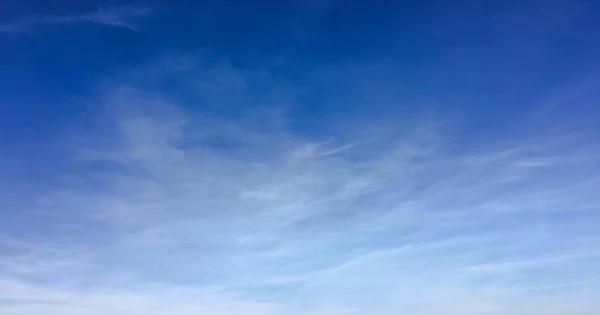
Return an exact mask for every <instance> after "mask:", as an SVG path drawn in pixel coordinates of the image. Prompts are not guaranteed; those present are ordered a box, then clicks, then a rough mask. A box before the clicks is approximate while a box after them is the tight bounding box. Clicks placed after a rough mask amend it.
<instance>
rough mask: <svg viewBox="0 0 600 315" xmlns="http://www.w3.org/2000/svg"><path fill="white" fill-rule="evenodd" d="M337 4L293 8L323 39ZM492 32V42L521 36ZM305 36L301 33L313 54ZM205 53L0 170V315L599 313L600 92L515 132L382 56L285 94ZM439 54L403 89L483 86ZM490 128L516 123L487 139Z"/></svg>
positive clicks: (13, 30)
mask: <svg viewBox="0 0 600 315" xmlns="http://www.w3.org/2000/svg"><path fill="white" fill-rule="evenodd" d="M334 2H335V1H331V3H329V2H328V4H327V5H325V4H320V3H319V4H317V3H316V2H315V3H310V4H306V7H307V8H308V9H306V8H305V9H306V10H311V12H312V13H313V15H311V18H312V19H315V20H317V16H319V15H320V14H321V15H326V14H327V12H329V11H328V10H330V9H329V7H330V6H334ZM556 2H557V3H560V5H557V6H556V8H554V7H552V6H551V7H550V9H548V10H547V11H543V12H542V13H543V14H541V13H540V14H541V16H542V17H543V18H544V19H545V18H547V17H548V16H549V17H561V19H558V18H556V19H552V21H553V22H548V21H546V23H545V24H539V25H538V26H539V27H538V28H535V29H528V32H523V33H521V34H516V35H515V34H513V33H510V35H507V36H506V37H507V38H510V40H515V41H517V42H519V43H520V41H521V40H523V38H525V39H527V38H528V36H531V37H532V38H533V37H535V36H538V35H539V34H538V33H540V34H541V33H544V32H549V30H554V29H560V27H562V25H563V24H568V22H569V21H572V20H575V16H577V14H580V13H579V9H578V7H577V8H572V6H570V5H569V6H568V7H569V8H571V9H569V10H559V9H560V8H563V5H564V3H563V2H560V1H556ZM309 7H310V8H309ZM557 8H558V9H557ZM94 12H95V11H94ZM149 12H150V11H149V10H147V9H138V8H135V7H128V8H127V9H118V8H116V9H114V10H113V9H110V10H104V11H98V12H95V13H90V14H83V15H81V14H75V15H72V14H66V15H44V16H43V17H39V16H38V17H36V18H24V19H16V20H13V21H12V22H10V23H4V24H1V25H0V32H4V33H6V34H4V35H3V36H20V34H21V33H22V32H23V31H25V30H27V31H36V30H33V29H34V28H35V27H37V26H41V25H48V24H61V25H62V24H69V25H70V26H72V25H71V24H73V23H76V22H92V23H95V24H99V25H100V26H103V27H104V26H109V27H119V28H121V29H120V31H124V32H125V33H132V34H129V35H127V36H146V35H144V34H141V33H143V32H144V30H142V29H140V28H139V27H138V26H137V23H133V22H134V21H135V20H136V19H138V18H141V17H142V16H144V17H145V16H146V15H147V14H148V13H149ZM536 14H537V11H536ZM563 15H564V16H563ZM303 17H304V16H303ZM536 17H537V15H536ZM304 18H305V17H304ZM503 18H504V19H498V20H497V21H496V20H494V22H498V21H499V22H498V23H499V24H502V25H503V27H502V30H503V31H505V30H504V29H505V28H506V27H505V26H507V25H509V26H510V25H512V24H511V23H516V24H519V23H525V22H523V21H524V20H527V19H525V18H523V17H522V16H521V15H515V16H503ZM540 19H542V18H540ZM522 20H523V21H522ZM311 21H312V20H311ZM519 21H521V22H519ZM441 22H443V20H442V21H441ZM441 22H440V23H441ZM148 24H151V23H148ZM184 24H185V23H184ZM309 24H310V23H306V25H308V26H306V25H303V26H305V28H306V29H309V30H310V27H309V26H311V25H309ZM314 24H315V25H316V24H318V23H316V22H314ZM441 25H446V26H443V27H448V28H450V26H454V27H458V28H460V27H459V26H456V25H454V24H452V23H447V24H443V23H441ZM514 27H515V26H514V25H513V28H514ZM123 28H124V29H123ZM165 28H167V29H168V27H167V26H165ZM161 29H162V26H161ZM306 29H301V30H300V31H298V30H294V32H302V33H303V34H305V35H306V36H305V37H303V41H305V42H310V41H311V40H314V41H317V39H314V38H313V37H311V36H313V35H314V34H313V33H311V32H309V31H307V30H306ZM126 30H134V31H136V32H135V34H133V33H134V32H126ZM118 31H119V30H118ZM155 31H156V30H155ZM436 31H437V32H442V30H441V29H439V30H438V29H437V28H436ZM506 32H507V34H508V33H509V32H508V31H506ZM442 33H443V32H442ZM534 33H535V34H534ZM115 34H116V32H115ZM164 34H168V32H167V31H165V33H164ZM502 34H504V33H502ZM0 35H2V34H0ZM104 35H105V36H113V35H114V34H109V35H106V34H104ZM72 36H73V35H72ZM86 36H87V35H86ZM119 36H120V35H119ZM357 36H358V35H357ZM519 36H523V38H521V37H519ZM148 37H150V36H148ZM500 37H502V36H500ZM32 38H33V37H32ZM131 38H133V37H131ZM502 38H503V40H504V37H502ZM119 40H122V38H120V39H119ZM126 40H129V39H126ZM126 40H125V41H124V42H126ZM131 41H133V40H131ZM532 42H534V41H532ZM126 44H127V43H125V44H123V45H125V46H126V47H129V46H127V45H126ZM257 45H258V44H257ZM307 45H308V44H307ZM57 46H60V45H59V44H57ZM540 46H542V45H540ZM527 47H528V48H530V47H529V46H527ZM248 49H249V51H250V52H252V51H251V49H250V48H248ZM250 52H249V53H248V54H249V55H251V53H250ZM535 52H536V50H535V49H533V48H532V49H531V50H530V51H528V53H531V54H532V55H534V53H535ZM473 54H476V52H473ZM215 55H216V56H219V54H218V53H214V54H211V53H206V52H202V53H181V54H176V53H175V54H174V53H172V52H169V53H165V52H164V51H163V52H162V53H161V54H159V56H160V57H154V58H149V59H150V60H152V61H151V62H147V60H148V59H143V60H144V61H140V62H139V63H137V64H133V63H132V62H129V63H128V66H123V65H122V64H119V66H115V68H111V70H110V71H108V73H109V74H107V72H103V73H102V75H98V76H94V78H95V79H94V80H95V81H94V84H92V87H91V88H90V87H88V89H84V90H85V93H81V91H78V93H72V94H69V96H68V97H64V98H60V101H61V102H72V103H73V104H75V107H76V108H78V109H81V110H77V111H73V112H76V114H69V115H66V114H65V115H64V117H67V118H63V116H60V117H61V119H64V120H60V122H61V123H60V124H58V125H59V126H53V127H55V130H53V131H54V133H52V134H51V135H44V136H45V137H43V139H45V140H46V142H44V143H43V144H41V142H42V141H39V142H36V141H32V143H31V144H27V145H31V147H33V148H34V149H33V150H31V151H27V150H26V149H28V148H31V147H29V146H27V145H23V147H24V148H26V149H23V148H22V147H20V146H16V145H15V146H7V147H9V148H10V149H13V148H17V149H14V152H10V149H7V150H4V151H2V152H3V154H2V155H3V156H0V172H2V173H3V174H4V175H3V176H1V177H0V188H1V189H0V190H1V191H0V203H1V204H2V206H1V208H3V209H2V211H0V227H1V228H2V230H0V315H4V314H7V315H32V314H59V315H71V314H73V315H75V314H77V315H106V314H129V315H138V314H139V315H141V314H144V315H166V314H181V315H188V314H189V315H191V314H205V315H237V314H244V315H283V314H286V315H287V314H291V315H342V314H344V315H375V314H377V315H379V314H381V315H388V314H389V315H392V314H410V315H441V314H450V315H499V314H507V313H510V314H515V315H566V314H573V315H593V314H598V311H599V310H600V302H598V299H597V296H600V269H599V268H598V267H597V266H598V262H599V261H600V247H599V244H600V233H599V232H598V231H599V230H598V222H600V221H599V220H600V213H599V212H598V210H600V209H599V208H600V194H599V193H598V187H600V141H599V140H600V139H599V137H598V136H599V135H600V132H598V131H599V130H598V125H596V122H597V120H598V119H597V117H600V116H597V110H596V109H595V108H596V107H597V106H596V104H597V101H596V100H597V99H598V95H597V94H598V92H596V91H598V90H600V89H598V86H599V85H600V84H599V83H598V82H600V81H598V80H594V79H593V78H594V76H590V77H589V78H588V77H586V78H582V77H581V76H579V77H576V78H575V79H573V80H570V81H569V80H565V81H568V82H567V83H566V84H562V85H561V86H562V87H563V88H562V89H557V90H555V91H552V93H550V94H548V93H546V94H544V95H543V97H525V96H523V97H522V99H515V100H511V101H513V102H516V103H523V104H524V105H523V108H526V110H525V109H524V110H520V109H519V110H515V109H514V107H513V108H512V110H514V111H515V112H517V113H516V114H515V115H508V114H506V113H507V112H509V111H510V110H511V107H510V106H511V104H509V103H508V102H507V103H506V104H504V103H502V102H504V101H505V100H504V99H502V100H498V101H497V102H498V103H501V104H492V102H491V101H490V103H485V102H482V103H477V101H476V100H481V99H478V98H477V97H473V98H469V97H466V96H461V95H459V96H457V97H456V98H450V97H448V98H445V97H444V95H454V94H452V93H451V92H448V93H447V94H444V93H442V92H440V93H439V94H438V97H433V96H431V97H429V95H426V96H427V97H417V96H415V95H417V94H416V92H414V91H412V90H411V84H410V83H411V82H409V81H411V79H410V77H411V76H410V74H412V72H410V71H411V70H410V69H409V68H408V67H405V66H404V65H403V64H400V63H398V62H397V61H395V60H389V59H387V58H378V59H377V58H376V60H375V61H373V60H371V61H368V62H365V61H360V62H359V61H356V60H352V58H349V60H350V61H347V60H337V59H336V61H335V62H330V63H325V64H323V63H321V64H319V63H315V65H312V64H310V62H305V63H302V62H298V64H299V66H298V67H297V68H302V70H301V71H300V72H301V73H302V74H301V75H297V73H296V72H294V71H298V69H297V68H295V67H294V66H290V67H289V68H286V66H289V64H286V63H288V62H290V60H291V62H293V57H289V58H290V59H287V58H286V57H287V56H274V57H273V55H270V56H269V57H268V58H267V57H265V58H267V59H269V58H271V59H269V60H274V61H273V62H267V63H264V64H268V65H266V66H264V64H263V66H255V67H251V66H247V67H243V66H239V65H238V66H236V65H234V64H235V63H234V62H231V61H230V60H229V59H228V58H226V57H223V58H220V57H215ZM448 55H451V56H452V57H449V58H448V59H444V62H440V63H439V64H438V63H432V64H431V65H428V66H423V69H420V70H419V71H417V73H418V74H419V75H414V76H415V78H416V79H414V80H415V81H418V80H424V79H422V78H423V77H427V78H429V77H431V78H433V79H432V80H433V82H434V83H435V82H438V81H435V80H442V79H443V78H446V79H447V78H449V77H450V78H451V79H452V77H451V75H449V74H448V73H451V72H452V71H451V70H452V69H454V68H453V67H457V68H458V69H459V70H460V72H461V75H464V76H465V77H466V78H468V79H469V80H472V81H477V78H479V76H478V75H479V74H478V73H479V72H480V71H481V72H483V70H481V69H479V68H478V66H477V64H476V62H477V60H475V61H473V66H472V67H463V66H464V65H463V63H466V61H465V60H466V59H469V56H470V55H469V54H468V53H467V51H466V50H465V51H462V50H460V49H458V50H456V51H453V52H452V53H449V54H448ZM528 56H529V55H528ZM103 58H105V57H103ZM140 59H142V58H140ZM215 59H217V60H215ZM232 59H235V58H232ZM340 59H341V58H340ZM474 59H476V58H474ZM492 59H493V58H492ZM532 59H533V58H532ZM127 60H129V59H127ZM90 63H91V62H90ZM499 67H502V65H500V66H499ZM57 69H58V68H57ZM290 69H292V70H290ZM404 70H406V72H407V73H409V75H407V77H408V78H409V79H406V81H407V82H408V83H407V82H404V81H402V80H404V79H403V78H404V77H402V76H401V75H399V74H398V73H400V72H402V71H404ZM463 70H464V71H463ZM286 71H289V72H286ZM471 72H473V73H475V74H473V73H471ZM498 72H499V73H500V74H499V76H500V77H501V76H502V73H501V71H498ZM403 74H404V73H403ZM294 75H297V76H294ZM66 76H68V74H67V75H66ZM90 76H91V75H90ZM36 78H37V77H36ZM54 78H56V80H57V81H60V76H53V77H52V79H54ZM290 78H293V79H290ZM298 78H302V79H303V80H300V79H298ZM38 79H39V80H40V81H41V80H42V78H38ZM294 79H297V80H296V81H295V80H294ZM451 79H450V81H452V80H451ZM494 79H496V78H494ZM395 80H397V81H395ZM498 80H500V82H502V77H501V78H499V79H498ZM17 81H18V80H17ZM398 81H402V82H401V83H402V84H401V83H399V82H398ZM492 81H493V80H492ZM440 82H441V81H440ZM469 82H471V81H469ZM493 82H496V81H493ZM523 82H524V83H522V84H523V85H526V83H527V82H526V80H523ZM438 83H439V82H438ZM403 84H404V85H403ZM473 84H474V83H473ZM494 84H495V83H494ZM519 84H521V83H519ZM417 85H418V84H417ZM465 85H468V84H466V83H465ZM474 86H475V88H474V90H476V91H477V92H478V93H481V94H485V92H480V91H479V90H478V86H477V85H475V84H474ZM448 89H449V90H452V87H450V88H448ZM416 90H418V89H416ZM440 90H442V89H440ZM506 90H507V91H502V93H506V94H510V93H513V92H514V91H512V90H511V91H509V89H506ZM515 90H518V89H515ZM3 91H4V90H3ZM413 92H414V93H415V94H411V93H413ZM490 93H491V92H490ZM502 93H499V94H502ZM424 94H427V92H425V93H424ZM456 94H459V93H456ZM510 95H521V94H519V93H517V92H514V93H513V94H510ZM538 96H539V95H538ZM42 98H43V97H42ZM490 98H491V97H490ZM5 99H9V98H8V97H6V98H3V99H0V101H4V100H5ZM65 100H66V101H65ZM45 101H46V100H45V99H42V100H41V101H40V102H45ZM48 104H50V101H48ZM457 104H458V105H457ZM44 106H51V105H44ZM486 106H487V107H489V108H490V109H489V111H490V113H491V114H489V115H488V116H485V115H483V116H485V118H483V117H482V118H481V119H480V118H479V117H477V115H476V114H472V113H480V114H481V113H483V112H484V111H483V110H481V109H480V108H485V107H486ZM75 107H74V108H75ZM63 110H64V109H63ZM470 114H472V116H471V115H470ZM495 115H497V116H498V117H500V118H498V120H499V121H502V120H503V119H506V120H507V121H508V122H507V123H505V124H500V125H502V127H498V126H487V125H486V124H487V123H489V122H490V121H492V120H493V119H491V120H490V118H489V117H490V116H495ZM56 117H58V116H52V119H57V120H59V119H58V118H56ZM473 117H475V119H473ZM507 117H509V118H510V120H509V118H507ZM514 117H518V119H513V118H514ZM28 118H30V119H32V120H34V118H35V117H28ZM36 119H37V118H36ZM52 119H50V118H48V120H52ZM486 119H488V120H487V121H486ZM480 120H481V121H480ZM40 121H43V120H40ZM478 124H479V125H478ZM481 125H486V126H483V127H482V126H481ZM19 130H20V129H19ZM40 138H42V137H41V136H40ZM11 145H12V144H11ZM19 150H21V151H19ZM6 152H9V153H11V154H6ZM23 152H27V154H24V153H23ZM31 152H35V153H34V154H32V153H31ZM37 173H39V174H37Z"/></svg>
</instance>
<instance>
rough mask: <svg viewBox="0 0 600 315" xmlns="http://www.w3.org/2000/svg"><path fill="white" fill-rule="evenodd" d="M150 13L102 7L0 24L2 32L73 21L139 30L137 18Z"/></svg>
mask: <svg viewBox="0 0 600 315" xmlns="http://www.w3.org/2000/svg"><path fill="white" fill-rule="evenodd" d="M149 13H150V9H148V8H138V7H123V8H109V9H100V10H98V11H96V12H91V13H84V14H78V15H47V16H30V17H26V18H23V19H21V20H17V21H12V22H6V23H4V24H0V33H22V32H26V31H29V30H31V29H32V28H34V27H38V26H43V25H45V24H73V23H95V24H101V25H106V26H112V27H118V28H125V29H128V30H130V31H134V32H138V31H140V29H139V27H138V26H137V25H136V24H135V22H136V20H138V19H140V18H143V17H145V16H147V15H148V14H149Z"/></svg>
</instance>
